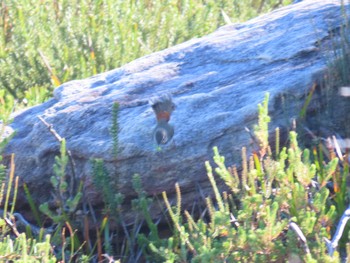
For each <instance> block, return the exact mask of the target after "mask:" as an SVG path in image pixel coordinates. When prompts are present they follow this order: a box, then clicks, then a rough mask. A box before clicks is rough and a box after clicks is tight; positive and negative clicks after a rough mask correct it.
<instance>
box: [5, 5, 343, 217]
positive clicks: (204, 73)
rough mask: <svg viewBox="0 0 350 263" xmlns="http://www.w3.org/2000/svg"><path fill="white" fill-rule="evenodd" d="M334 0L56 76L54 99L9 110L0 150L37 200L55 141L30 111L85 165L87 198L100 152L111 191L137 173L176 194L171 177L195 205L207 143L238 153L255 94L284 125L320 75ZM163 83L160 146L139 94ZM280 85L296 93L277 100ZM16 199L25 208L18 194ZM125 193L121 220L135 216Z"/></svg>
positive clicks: (331, 33) (336, 12)
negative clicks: (169, 107) (7, 135)
mask: <svg viewBox="0 0 350 263" xmlns="http://www.w3.org/2000/svg"><path fill="white" fill-rule="evenodd" d="M340 2H341V1H335V0H312V1H311V0H310V1H302V2H301V3H297V4H293V5H290V6H287V7H284V8H281V9H278V10H276V11H273V12H271V13H269V14H267V15H263V16H260V17H257V18H255V19H252V20H250V21H248V22H245V23H242V24H232V25H226V26H223V27H221V28H219V29H218V30H217V31H215V32H214V33H212V34H210V35H208V36H205V37H202V38H199V39H193V40H190V41H188V42H185V43H183V44H180V45H177V46H175V47H171V48H168V49H166V50H163V51H160V52H157V53H154V54H151V55H148V56H145V57H142V58H140V59H137V60H135V61H133V62H131V63H129V64H127V65H125V66H123V67H121V68H118V69H115V70H112V71H109V72H106V73H103V74H100V75H97V76H94V77H91V78H88V79H84V80H76V81H71V82H68V83H65V84H63V85H62V86H60V87H58V88H57V89H56V90H55V92H54V98H52V99H50V100H49V101H47V102H46V103H43V104H41V105H38V106H35V107H32V108H30V109H28V110H26V111H24V112H22V113H19V114H17V116H16V117H15V119H14V121H13V123H12V124H11V125H10V127H8V128H9V129H13V130H16V131H17V133H16V135H15V136H14V138H13V139H12V140H11V141H10V143H9V144H8V146H7V148H6V155H7V157H8V156H9V155H10V154H11V153H15V163H16V175H18V176H20V179H21V182H22V183H23V182H26V183H27V185H28V187H29V189H30V190H31V193H32V195H33V197H34V199H35V200H37V202H38V203H40V202H45V201H48V200H49V199H50V198H51V195H50V189H51V184H50V180H49V178H50V176H51V175H52V166H53V163H54V157H55V156H56V155H58V153H59V143H58V142H57V140H56V139H55V138H54V136H53V135H52V134H51V133H50V132H49V131H48V129H47V127H45V125H44V124H43V123H42V122H41V121H40V120H39V119H38V117H37V116H41V117H42V118H43V119H45V120H46V121H47V122H48V123H50V124H52V125H53V127H54V129H55V130H56V131H57V132H58V134H60V135H61V136H62V137H64V138H66V140H67V148H68V149H69V150H70V151H71V152H72V155H73V157H74V160H75V162H76V174H77V176H78V177H83V176H86V178H87V180H86V189H87V193H88V195H87V198H89V199H90V200H91V202H92V204H93V205H94V206H95V207H101V208H102V200H101V195H100V192H99V190H100V189H96V188H94V186H93V183H92V180H91V179H90V178H91V173H92V165H91V161H90V160H91V159H92V158H101V159H103V160H104V161H105V164H106V167H107V169H108V171H109V172H110V175H111V180H112V181H113V180H115V181H116V180H117V181H118V185H117V186H116V187H115V192H116V193H117V192H121V193H123V194H124V195H125V196H126V199H127V200H130V199H131V198H133V197H134V196H135V192H134V191H133V190H132V186H131V178H132V176H133V175H134V174H135V173H138V174H140V175H141V178H142V183H143V186H144V189H145V191H146V192H147V193H148V194H149V195H158V194H160V193H161V192H162V191H167V193H168V196H170V197H173V196H174V184H175V183H176V182H178V183H179V184H180V187H181V189H182V200H183V203H186V204H192V203H193V202H195V201H196V200H194V198H195V197H194V196H195V195H196V194H197V192H198V191H197V190H196V189H197V187H198V186H200V187H201V189H202V191H203V192H206V191H210V190H211V188H210V185H209V183H208V181H207V176H206V171H205V167H204V162H205V161H206V160H212V147H213V146H218V147H219V149H220V153H222V154H223V155H225V156H226V163H227V164H233V163H239V160H240V155H241V147H242V146H246V145H248V144H249V134H248V133H247V132H246V131H245V129H244V127H245V126H247V127H252V125H253V124H255V123H256V120H257V104H258V103H261V102H262V101H263V99H264V95H265V93H266V92H270V115H271V117H272V120H273V125H275V126H276V125H279V126H281V125H282V126H286V125H288V121H289V118H292V117H295V116H297V115H298V113H299V111H300V109H301V107H302V105H303V103H304V98H305V94H306V93H307V91H308V90H309V89H310V88H311V86H312V84H313V82H314V81H315V80H317V79H319V78H320V77H322V75H323V74H324V71H325V68H326V63H327V61H328V60H329V58H331V55H330V54H331V52H332V49H331V48H329V47H330V46H331V43H333V42H334V41H335V40H337V39H338V38H339V29H340V27H341V26H342V25H343V24H344V23H345V22H344V20H343V17H342V15H341V14H342V11H341V5H340ZM346 8H347V10H348V8H349V6H347V7H346ZM165 93H167V94H171V95H172V97H173V101H174V103H175V104H176V106H177V108H176V110H175V111H174V112H173V114H172V117H171V120H170V123H171V124H172V125H173V126H174V127H175V135H174V138H173V140H172V141H171V142H170V143H169V144H167V145H165V146H162V149H161V151H159V150H157V147H156V145H154V142H153V140H152V132H153V128H154V126H155V124H156V119H155V116H154V113H153V112H152V109H151V107H150V105H149V104H148V101H149V99H150V98H153V97H154V96H159V95H162V94H165ZM286 94H287V95H288V94H289V95H292V97H293V99H291V100H289V101H288V103H283V104H282V103H281V99H280V98H281V97H283V96H285V95H286ZM114 102H118V103H119V104H120V111H119V116H118V122H119V127H120V131H119V152H118V155H117V158H114V157H113V154H112V152H113V141H112V138H111V135H110V129H111V125H112V106H113V103H114ZM117 178H118V179H117ZM17 204H18V208H19V209H21V205H23V207H25V204H26V200H25V198H24V196H22V195H20V196H19V200H18V202H17ZM128 204H129V205H130V202H128V201H126V204H125V206H124V209H125V216H126V218H127V219H126V220H128V218H132V216H133V215H132V212H131V211H130V209H129V208H130V207H129V205H128ZM154 216H155V217H156V216H157V212H156V211H154Z"/></svg>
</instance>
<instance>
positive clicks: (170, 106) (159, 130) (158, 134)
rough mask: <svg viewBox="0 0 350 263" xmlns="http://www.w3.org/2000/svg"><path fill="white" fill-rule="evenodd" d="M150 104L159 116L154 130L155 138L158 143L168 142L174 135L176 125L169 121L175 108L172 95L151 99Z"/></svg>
mask: <svg viewBox="0 0 350 263" xmlns="http://www.w3.org/2000/svg"><path fill="white" fill-rule="evenodd" d="M150 104H151V106H152V109H153V111H154V113H155V114H156V118H157V126H156V127H155V129H154V131H153V139H154V141H155V142H156V143H157V144H158V145H160V144H166V143H167V142H169V141H170V140H171V138H173V136H174V127H173V126H171V125H170V124H169V123H168V122H169V120H170V116H171V113H172V112H173V111H174V110H175V104H174V103H173V101H172V99H171V96H170V95H165V96H162V97H157V98H154V99H152V100H150Z"/></svg>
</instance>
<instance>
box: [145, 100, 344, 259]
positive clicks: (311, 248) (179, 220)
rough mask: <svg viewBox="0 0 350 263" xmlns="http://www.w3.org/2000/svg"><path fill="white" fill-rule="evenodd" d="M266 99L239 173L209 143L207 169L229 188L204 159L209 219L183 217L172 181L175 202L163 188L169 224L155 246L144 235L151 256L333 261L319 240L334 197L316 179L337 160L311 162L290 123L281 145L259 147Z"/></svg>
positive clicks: (330, 224) (327, 174) (332, 213)
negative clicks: (253, 145)
mask: <svg viewBox="0 0 350 263" xmlns="http://www.w3.org/2000/svg"><path fill="white" fill-rule="evenodd" d="M267 99H268V96H266V98H265V101H264V103H263V104H262V106H259V123H258V125H257V126H256V127H255V136H256V138H258V139H259V142H260V144H259V145H260V150H259V154H258V153H253V155H252V156H250V157H249V158H248V157H246V156H245V155H246V149H245V148H244V149H243V151H242V156H243V158H242V159H243V163H242V167H243V170H242V175H241V176H238V173H237V169H235V167H227V166H226V165H225V158H224V157H223V156H221V155H220V154H219V151H218V149H217V148H216V147H214V149H213V150H214V161H215V163H216V165H217V167H216V168H215V172H216V174H217V175H218V176H219V177H220V179H221V180H223V181H224V182H225V183H226V185H227V186H228V187H229V190H230V191H229V192H220V190H219V189H218V186H217V184H216V180H217V179H216V178H215V176H214V174H213V170H212V166H211V165H210V164H209V162H206V168H207V174H208V178H209V181H210V183H211V185H212V187H213V191H214V197H215V199H214V200H215V201H213V200H212V199H211V198H209V197H208V198H207V209H208V216H209V220H207V219H206V218H205V217H201V218H199V219H198V220H197V221H196V220H195V219H194V218H193V216H191V215H190V213H188V212H187V211H185V212H184V214H185V218H186V222H183V217H182V215H181V214H180V212H181V191H180V188H179V185H178V184H176V192H177V196H178V200H177V205H176V207H172V206H171V205H170V203H169V201H168V198H167V195H166V193H163V198H164V201H165V205H166V208H167V210H168V213H169V216H170V218H171V220H172V223H173V226H174V231H173V233H172V236H171V237H170V238H168V239H167V240H163V241H159V240H158V241H157V243H156V244H158V246H156V245H155V243H154V242H152V239H153V240H156V239H155V238H154V237H153V238H151V237H150V239H151V240H150V241H149V243H148V245H149V252H150V253H151V255H154V257H155V258H158V259H160V261H162V262H189V261H191V262H214V261H217V262H284V261H287V260H289V261H290V260H292V261H293V260H301V261H305V262H338V261H339V257H338V256H339V254H335V255H334V256H333V257H331V256H329V255H328V254H327V250H326V244H325V241H324V238H329V237H330V236H331V234H332V231H331V229H333V228H334V223H335V220H336V219H337V218H339V215H338V214H337V208H336V207H338V206H339V204H338V203H337V202H339V201H337V200H336V198H335V199H334V200H332V199H330V195H329V194H330V193H329V190H328V189H327V188H326V187H325V185H324V182H325V181H324V180H329V179H331V177H332V176H334V174H335V173H336V170H340V169H339V166H338V160H337V159H336V158H334V159H332V160H330V161H329V162H328V163H326V162H325V161H324V160H322V163H320V162H317V163H313V162H312V160H311V156H310V151H309V150H307V149H306V150H302V149H300V148H299V146H298V142H297V134H296V133H295V132H294V131H292V132H290V138H289V147H288V148H287V147H284V148H283V149H282V150H281V151H280V152H279V153H278V154H276V157H275V158H274V157H273V155H272V154H271V153H269V150H267V149H268V148H269V144H268V137H267V136H266V135H267V134H268V133H267V131H268V125H267V124H268V122H269V121H270V118H269V117H268V104H267ZM277 134H278V131H277ZM267 153H268V154H267ZM321 167H322V169H320V168H321ZM344 170H345V172H346V171H348V168H346V169H344ZM321 173H323V175H322V174H321ZM342 180H344V179H342ZM342 182H343V181H342ZM342 194H344V192H343V193H342ZM340 199H341V198H340ZM343 199H344V197H343ZM343 199H341V200H342V201H343ZM346 200H348V199H346ZM342 201H341V202H342ZM291 222H294V223H293V224H294V225H295V224H296V225H297V226H298V227H299V228H300V230H301V232H302V233H303V236H305V240H303V241H302V239H301V236H299V234H297V233H296V232H295V231H292V230H291V229H292V227H291ZM143 238H145V237H144V236H143ZM159 245H160V246H159ZM160 261H159V262H160ZM157 262H158V261H157Z"/></svg>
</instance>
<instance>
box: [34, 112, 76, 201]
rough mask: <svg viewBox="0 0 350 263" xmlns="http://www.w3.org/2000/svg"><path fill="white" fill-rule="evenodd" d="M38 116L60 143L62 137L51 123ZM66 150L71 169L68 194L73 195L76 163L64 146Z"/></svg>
mask: <svg viewBox="0 0 350 263" xmlns="http://www.w3.org/2000/svg"><path fill="white" fill-rule="evenodd" d="M38 118H39V120H40V121H41V122H42V123H43V124H44V125H45V126H46V127H47V128H48V129H49V132H50V133H51V134H52V135H53V136H54V137H55V138H56V140H57V141H59V143H61V142H62V140H63V138H62V137H61V136H60V135H59V134H58V133H57V132H56V130H55V129H54V128H53V125H52V124H50V123H48V122H47V121H45V120H44V119H43V118H42V117H41V116H38ZM66 152H67V155H68V158H69V163H70V166H71V170H72V177H71V182H70V195H71V196H73V193H74V189H75V188H74V186H75V178H76V175H75V168H76V165H75V162H74V159H73V156H72V153H71V151H70V150H68V149H67V148H66Z"/></svg>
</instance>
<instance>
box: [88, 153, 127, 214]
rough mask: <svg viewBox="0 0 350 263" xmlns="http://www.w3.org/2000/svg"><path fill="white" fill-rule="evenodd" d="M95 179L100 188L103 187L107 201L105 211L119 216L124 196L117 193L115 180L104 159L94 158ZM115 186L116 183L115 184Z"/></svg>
mask: <svg viewBox="0 0 350 263" xmlns="http://www.w3.org/2000/svg"><path fill="white" fill-rule="evenodd" d="M92 167H93V180H94V184H95V185H96V187H97V188H98V189H101V193H102V194H103V196H102V197H103V200H104V203H105V213H106V214H110V213H111V214H112V215H114V216H116V218H119V210H120V205H121V204H122V203H123V199H124V196H123V195H122V194H120V193H116V191H115V188H114V187H113V185H114V184H113V182H112V180H111V178H110V176H109V173H108V171H107V169H106V167H105V165H104V162H103V160H101V159H94V160H93V161H92ZM114 186H115V185H114Z"/></svg>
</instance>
